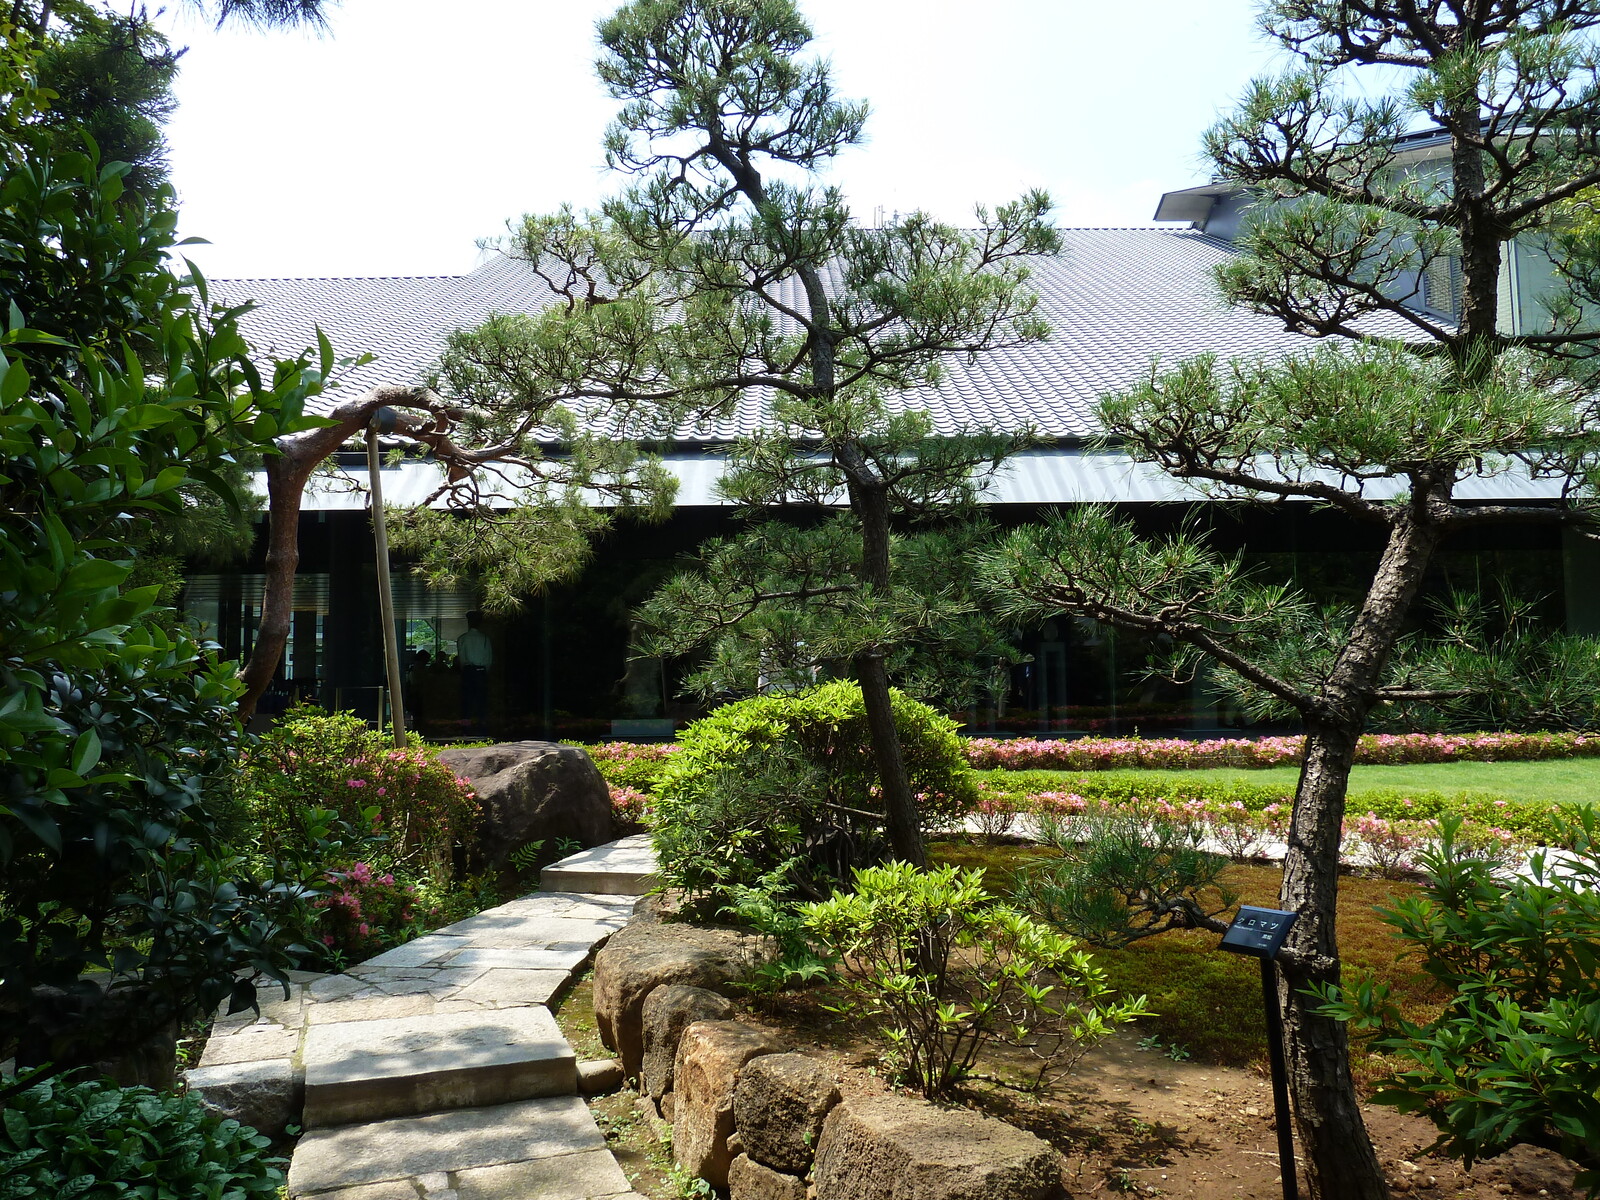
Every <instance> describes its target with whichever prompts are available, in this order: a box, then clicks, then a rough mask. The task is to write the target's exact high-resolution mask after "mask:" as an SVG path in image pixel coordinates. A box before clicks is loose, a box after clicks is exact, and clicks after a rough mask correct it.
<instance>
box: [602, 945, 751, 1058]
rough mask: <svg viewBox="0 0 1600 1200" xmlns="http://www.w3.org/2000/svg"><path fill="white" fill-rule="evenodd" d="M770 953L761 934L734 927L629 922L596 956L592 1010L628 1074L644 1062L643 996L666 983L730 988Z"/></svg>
mask: <svg viewBox="0 0 1600 1200" xmlns="http://www.w3.org/2000/svg"><path fill="white" fill-rule="evenodd" d="M766 953H770V951H769V950H768V949H767V947H766V944H765V943H764V941H763V940H762V939H761V938H757V937H753V936H751V935H750V934H747V933H741V932H740V931H738V930H733V929H704V928H701V927H699V926H696V925H673V924H665V923H655V922H643V923H640V924H637V925H629V926H628V927H627V928H626V929H624V930H622V931H621V932H620V933H618V934H616V935H615V936H614V937H612V939H611V940H610V941H609V942H607V943H606V945H605V948H604V949H603V950H601V951H600V952H599V953H598V954H596V955H595V960H594V1015H595V1024H596V1026H597V1027H598V1029H599V1032H600V1040H601V1041H602V1042H604V1043H605V1044H606V1046H607V1047H608V1048H609V1049H611V1050H613V1051H615V1052H616V1054H617V1057H619V1058H620V1059H621V1060H622V1069H623V1070H624V1071H625V1072H627V1075H628V1078H630V1079H632V1078H635V1077H637V1076H638V1074H639V1068H640V1067H641V1066H642V1065H643V1062H644V1030H643V1019H642V1018H643V1013H642V1010H643V1008H644V1002H645V998H646V997H647V996H648V995H649V994H650V993H651V992H652V991H654V990H655V989H656V988H657V987H660V986H661V985H662V984H664V983H687V984H692V985H694V986H695V987H703V988H706V989H708V990H710V991H714V992H730V991H732V988H733V982H734V980H736V979H739V978H740V977H741V976H743V975H744V974H745V972H746V971H748V970H749V968H750V967H751V966H753V965H755V964H756V963H757V962H759V961H761V960H762V958H763V957H764V956H765V954H766Z"/></svg>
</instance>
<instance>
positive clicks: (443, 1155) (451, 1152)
mask: <svg viewBox="0 0 1600 1200" xmlns="http://www.w3.org/2000/svg"><path fill="white" fill-rule="evenodd" d="M605 1144H606V1142H605V1138H604V1137H602V1136H601V1134H600V1130H599V1129H598V1128H597V1127H596V1126H595V1123H594V1118H593V1117H592V1116H590V1115H589V1109H588V1106H586V1105H585V1104H584V1102H583V1101H582V1100H580V1099H578V1098H577V1097H576V1096H563V1097H560V1098H557V1099H549V1100H525V1101H522V1102H520V1103H515V1104H499V1105H495V1106H494V1107H492V1108H463V1109H456V1110H454V1111H452V1112H441V1113H430V1114H429V1115H427V1116H424V1117H410V1118H406V1119H403V1120H396V1121H378V1122H374V1123H372V1124H370V1125H346V1126H344V1127H343V1128H340V1129H315V1130H311V1131H310V1132H308V1133H307V1134H306V1135H305V1137H303V1138H301V1139H300V1142H299V1144H298V1145H297V1146H296V1147H295V1151H294V1159H293V1161H292V1162H291V1163H290V1165H289V1194H290V1195H291V1196H307V1195H312V1194H314V1193H316V1192H325V1191H329V1190H331V1189H333V1188H337V1187H353V1186H355V1185H356V1184H364V1183H381V1182H384V1181H385V1180H391V1179H409V1178H412V1177H420V1176H423V1175H428V1174H431V1173H436V1172H442V1171H465V1170H470V1169H472V1168H475V1167H492V1166H497V1165H499V1164H501V1163H513V1162H523V1161H526V1160H528V1159H536V1158H546V1157H556V1156H572V1155H576V1154H581V1153H583V1152H584V1151H589V1150H604V1149H605Z"/></svg>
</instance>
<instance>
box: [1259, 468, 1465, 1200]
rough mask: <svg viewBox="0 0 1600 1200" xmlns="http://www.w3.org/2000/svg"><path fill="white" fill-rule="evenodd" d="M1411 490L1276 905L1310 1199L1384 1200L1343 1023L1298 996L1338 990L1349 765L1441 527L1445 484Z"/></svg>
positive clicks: (1333, 678) (1311, 776) (1324, 732)
mask: <svg viewBox="0 0 1600 1200" xmlns="http://www.w3.org/2000/svg"><path fill="white" fill-rule="evenodd" d="M1413 482H1414V483H1415V484H1416V490H1415V492H1414V494H1413V497H1412V499H1411V501H1410V503H1409V504H1408V505H1407V506H1406V509H1405V510H1404V511H1403V512H1401V513H1398V514H1396V516H1395V518H1394V520H1393V523H1392V524H1391V525H1390V529H1389V540H1388V544H1387V545H1386V546H1385V547H1384V552H1383V558H1382V560H1381V561H1380V562H1379V564H1378V569H1377V571H1376V572H1375V573H1374V574H1373V577H1372V583H1371V585H1370V586H1369V587H1368V589H1367V596H1366V599H1365V601H1363V603H1362V606H1361V611H1360V613H1359V614H1358V615H1357V617H1356V620H1355V623H1354V624H1353V625H1352V626H1351V630H1350V636H1349V638H1348V639H1347V640H1346V642H1345V644H1344V647H1343V648H1342V649H1341V650H1340V652H1339V654H1338V656H1337V658H1336V659H1335V660H1334V663H1333V667H1332V669H1331V670H1330V671H1329V673H1328V677H1327V679H1326V681H1325V682H1324V684H1323V687H1322V689H1321V692H1320V695H1319V697H1318V702H1317V704H1316V705H1315V706H1314V707H1313V708H1312V710H1311V711H1308V712H1307V713H1306V714H1305V717H1306V745H1305V759H1304V762H1303V763H1302V765H1301V768H1300V779H1299V782H1298V784H1297V785H1296V788H1295V798H1294V813H1293V817H1292V820H1291V822H1290V828H1289V849H1288V853H1287V855H1286V856H1285V858H1284V863H1283V890H1282V893H1281V899H1280V904H1281V906H1282V907H1283V908H1285V909H1288V910H1290V911H1293V912H1297V913H1299V914H1300V919H1299V920H1298V921H1297V922H1296V923H1295V926H1294V929H1293V930H1292V931H1291V933H1290V936H1289V942H1288V949H1289V951H1290V953H1289V954H1288V955H1286V956H1285V958H1284V961H1283V962H1282V964H1281V965H1282V968H1283V980H1282V982H1281V983H1280V985H1279V997H1278V998H1279V1003H1280V1006H1281V1009H1282V1013H1283V1027H1284V1043H1285V1045H1284V1053H1285V1057H1286V1058H1287V1060H1288V1067H1289V1090H1290V1094H1291V1097H1292V1099H1293V1102H1294V1114H1295V1125H1296V1128H1297V1131H1298V1133H1299V1135H1300V1142H1301V1146H1302V1147H1303V1149H1304V1152H1305V1162H1306V1182H1307V1184H1308V1186H1309V1189H1310V1192H1311V1195H1312V1196H1313V1197H1315V1198H1317V1200H1329V1198H1332V1197H1337V1198H1338V1200H1382V1198H1383V1197H1386V1196H1387V1195H1388V1194H1389V1189H1388V1184H1387V1182H1386V1181H1385V1180H1384V1176H1383V1170H1382V1168H1381V1167H1380V1166H1379V1165H1378V1156H1377V1152H1376V1151H1375V1150H1374V1149H1373V1147H1372V1141H1371V1139H1370V1138H1369V1137H1368V1136H1367V1131H1366V1126H1365V1124H1364V1123H1363V1121H1362V1119H1361V1108H1360V1101H1359V1100H1358V1098H1357V1097H1356V1090H1355V1081H1354V1079H1353V1078H1352V1077H1351V1074H1350V1046H1349V1037H1348V1034H1347V1032H1346V1030H1345V1027H1344V1025H1343V1023H1342V1022H1339V1021H1334V1020H1331V1019H1329V1018H1327V1017H1322V1016H1319V1015H1317V1013H1316V1012H1315V1009H1316V1008H1317V1006H1318V1004H1319V1001H1317V1000H1316V999H1315V998H1314V997H1310V996H1306V995H1304V994H1303V993H1304V991H1305V989H1306V988H1307V987H1309V986H1310V985H1311V984H1314V983H1326V984H1337V983H1338V982H1339V972H1340V968H1339V945H1338V933H1337V929H1336V927H1335V921H1336V918H1337V916H1338V908H1339V861H1340V860H1339V848H1340V844H1341V842H1342V840H1343V827H1344V813H1345V798H1346V794H1347V792H1348V789H1349V784H1350V768H1351V767H1352V766H1353V765H1354V763H1355V755H1356V744H1357V742H1358V741H1359V740H1360V737H1361V731H1362V729H1363V728H1364V727H1365V725H1366V721H1367V715H1368V713H1369V712H1370V711H1371V709H1372V706H1373V704H1374V702H1375V699H1376V695H1377V689H1378V687H1379V686H1380V684H1381V683H1382V680H1383V673H1384V670H1385V668H1386V667H1387V666H1388V663H1389V657H1390V655H1391V654H1392V653H1393V652H1394V647H1395V643H1396V642H1397V641H1398V640H1399V638H1400V634H1401V631H1402V629H1403V627H1404V622H1405V619H1406V614H1407V613H1408V612H1409V611H1410V609H1411V605H1412V604H1413V603H1414V602H1415V600H1416V598H1417V594H1418V593H1419V592H1420V591H1421V589H1422V582H1423V577H1424V575H1425V574H1426V572H1427V569H1428V564H1429V563H1430V562H1431V561H1432V560H1433V555H1434V552H1435V551H1436V550H1437V549H1438V547H1439V543H1440V541H1441V539H1442V537H1443V534H1444V529H1445V525H1446V522H1447V514H1448V506H1449V485H1448V484H1444V485H1438V484H1434V483H1432V482H1431V481H1429V480H1427V479H1424V478H1417V479H1414V481H1413Z"/></svg>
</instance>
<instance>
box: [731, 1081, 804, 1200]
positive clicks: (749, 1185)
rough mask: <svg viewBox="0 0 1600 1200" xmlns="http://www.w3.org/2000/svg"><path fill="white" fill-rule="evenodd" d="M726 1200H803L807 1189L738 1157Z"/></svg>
mask: <svg viewBox="0 0 1600 1200" xmlns="http://www.w3.org/2000/svg"><path fill="white" fill-rule="evenodd" d="M758 1061H759V1060H758ZM728 1200H806V1185H805V1181H804V1180H803V1179H800V1178H799V1177H798V1176H795V1175H785V1174H784V1173H783V1172H781V1171H774V1170H772V1168H770V1167H764V1166H762V1165H761V1164H760V1163H758V1162H752V1161H751V1160H750V1157H749V1156H748V1155H745V1154H741V1155H739V1156H737V1157H736V1158H735V1159H734V1160H733V1162H732V1163H731V1164H730V1165H729V1167H728Z"/></svg>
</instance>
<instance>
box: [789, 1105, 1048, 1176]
mask: <svg viewBox="0 0 1600 1200" xmlns="http://www.w3.org/2000/svg"><path fill="white" fill-rule="evenodd" d="M813 1178H814V1182H815V1188H816V1190H815V1193H814V1195H815V1200H1062V1198H1063V1197H1064V1196H1065V1195H1066V1193H1065V1192H1064V1191H1063V1190H1062V1186H1061V1167H1060V1160H1059V1159H1058V1158H1057V1156H1056V1153H1055V1151H1054V1150H1052V1149H1051V1148H1050V1147H1049V1146H1048V1145H1046V1144H1045V1143H1044V1142H1042V1141H1040V1140H1039V1139H1038V1138H1036V1137H1034V1136H1033V1135H1032V1134H1031V1133H1025V1132H1023V1131H1022V1130H1020V1129H1017V1128H1014V1127H1013V1126H1011V1125H1007V1124H1006V1123H1005V1122H1003V1121H997V1120H995V1119H994V1118H993V1117H984V1116H980V1115H979V1114H977V1113H974V1112H966V1111H960V1110H957V1111H947V1110H944V1109H939V1108H935V1107H934V1106H933V1105H931V1104H929V1103H927V1102H926V1101H924V1100H916V1099H912V1098H911V1097H908V1096H895V1095H887V1096H863V1097H855V1098H852V1099H849V1100H844V1101H841V1102H840V1103H839V1104H837V1105H835V1106H834V1109H833V1111H832V1112H831V1113H829V1114H828V1119H827V1121H826V1122H824V1124H823V1127H822V1140H821V1142H820V1143H819V1144H818V1146H817V1162H816V1169H815V1172H814V1175H813Z"/></svg>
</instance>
